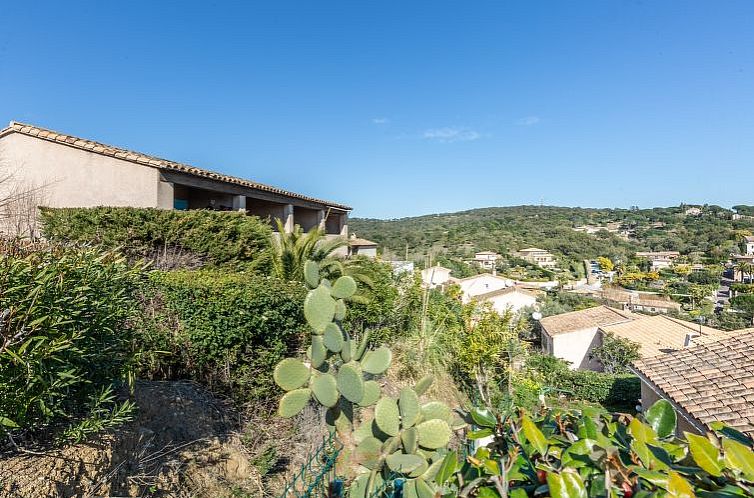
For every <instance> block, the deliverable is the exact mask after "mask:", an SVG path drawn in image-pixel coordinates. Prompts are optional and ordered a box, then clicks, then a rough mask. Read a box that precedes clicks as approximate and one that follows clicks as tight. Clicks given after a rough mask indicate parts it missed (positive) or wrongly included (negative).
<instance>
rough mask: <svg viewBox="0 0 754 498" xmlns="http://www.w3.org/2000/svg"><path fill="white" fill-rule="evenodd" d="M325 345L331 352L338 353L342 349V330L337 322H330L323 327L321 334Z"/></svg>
mask: <svg viewBox="0 0 754 498" xmlns="http://www.w3.org/2000/svg"><path fill="white" fill-rule="evenodd" d="M322 337H323V339H324V343H325V347H326V348H327V349H329V350H330V351H332V352H333V353H340V350H341V349H343V332H342V331H341V330H340V327H338V325H337V324H335V323H334V322H330V323H328V324H327V327H325V333H324V334H323V335H322Z"/></svg>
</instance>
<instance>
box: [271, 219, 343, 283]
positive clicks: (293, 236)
mask: <svg viewBox="0 0 754 498" xmlns="http://www.w3.org/2000/svg"><path fill="white" fill-rule="evenodd" d="M276 223H277V229H278V233H277V234H276V235H277V236H275V235H273V241H272V246H273V248H274V251H275V258H274V262H273V266H274V270H275V273H276V275H277V276H278V277H280V278H282V279H285V280H293V281H298V282H303V281H304V263H305V262H306V261H307V260H312V261H315V262H317V263H319V264H320V267H321V268H322V269H330V270H333V269H337V268H338V266H342V263H341V262H340V261H339V260H338V259H337V257H336V255H335V252H336V251H337V250H338V249H340V248H342V247H346V246H347V245H348V241H347V240H346V239H345V238H342V237H338V238H334V239H327V238H325V231H324V230H323V229H322V228H321V227H315V228H312V229H311V230H309V231H308V232H304V229H303V228H301V227H300V226H299V225H296V226H295V227H294V228H293V231H292V232H291V233H286V232H285V226H284V225H283V223H282V222H281V221H280V220H276ZM340 273H341V274H342V273H343V272H342V271H341V272H340Z"/></svg>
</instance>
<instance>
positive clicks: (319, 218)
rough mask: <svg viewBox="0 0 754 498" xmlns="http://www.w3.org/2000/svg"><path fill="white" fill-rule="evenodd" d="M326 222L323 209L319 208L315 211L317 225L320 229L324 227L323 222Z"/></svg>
mask: <svg viewBox="0 0 754 498" xmlns="http://www.w3.org/2000/svg"><path fill="white" fill-rule="evenodd" d="M326 222H327V218H325V210H324V209H320V210H319V211H317V226H319V229H320V230H324V229H325V223H326Z"/></svg>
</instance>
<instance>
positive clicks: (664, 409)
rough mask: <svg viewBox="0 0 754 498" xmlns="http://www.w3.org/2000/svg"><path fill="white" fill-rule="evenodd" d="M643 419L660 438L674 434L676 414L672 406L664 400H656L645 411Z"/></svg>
mask: <svg viewBox="0 0 754 498" xmlns="http://www.w3.org/2000/svg"><path fill="white" fill-rule="evenodd" d="M644 418H645V419H646V420H647V422H648V423H649V425H650V427H652V429H654V431H655V432H656V433H657V435H658V436H659V437H661V438H666V437H668V436H671V435H673V434H674V433H675V426H676V413H675V410H674V409H673V405H671V404H670V402H669V401H667V400H665V399H661V400H658V401H657V402H656V403H655V404H654V405H652V406H651V407H650V408H649V410H647V412H646V414H645V415H644Z"/></svg>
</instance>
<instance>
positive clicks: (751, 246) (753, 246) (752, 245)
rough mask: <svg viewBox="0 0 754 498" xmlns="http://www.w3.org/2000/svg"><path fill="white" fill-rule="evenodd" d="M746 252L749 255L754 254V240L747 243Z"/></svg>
mask: <svg viewBox="0 0 754 498" xmlns="http://www.w3.org/2000/svg"><path fill="white" fill-rule="evenodd" d="M746 254H748V255H752V254H754V242H747V243H746Z"/></svg>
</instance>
